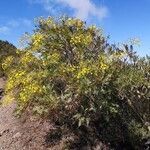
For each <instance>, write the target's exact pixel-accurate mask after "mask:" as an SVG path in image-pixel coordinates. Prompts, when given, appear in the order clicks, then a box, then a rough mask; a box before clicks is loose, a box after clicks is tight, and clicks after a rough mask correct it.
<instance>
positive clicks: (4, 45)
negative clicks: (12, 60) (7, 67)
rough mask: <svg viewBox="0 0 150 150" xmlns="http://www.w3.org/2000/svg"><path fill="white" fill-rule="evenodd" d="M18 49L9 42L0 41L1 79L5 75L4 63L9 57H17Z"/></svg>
mask: <svg viewBox="0 0 150 150" xmlns="http://www.w3.org/2000/svg"><path fill="white" fill-rule="evenodd" d="M15 53H16V47H15V46H14V45H12V44H11V43H9V42H8V41H2V40H0V77H1V76H3V75H4V70H3V68H2V63H3V61H4V60H5V59H6V57H8V56H15Z"/></svg>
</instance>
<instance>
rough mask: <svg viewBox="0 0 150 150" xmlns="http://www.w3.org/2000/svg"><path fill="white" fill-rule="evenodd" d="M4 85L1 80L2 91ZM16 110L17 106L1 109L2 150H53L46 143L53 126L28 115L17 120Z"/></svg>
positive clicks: (0, 139)
mask: <svg viewBox="0 0 150 150" xmlns="http://www.w3.org/2000/svg"><path fill="white" fill-rule="evenodd" d="M4 84H5V82H4V80H3V79H0V89H1V88H3V87H4ZM0 101H1V100H0ZM14 108H15V104H10V105H9V106H3V107H0V150H49V149H53V148H48V147H47V145H46V142H45V136H46V134H47V132H48V131H49V130H50V129H52V128H53V127H52V125H50V123H49V122H48V121H46V120H45V121H43V120H42V119H39V118H35V117H33V116H30V115H28V114H26V115H24V116H23V117H22V118H20V119H17V118H16V117H14V115H13V111H14ZM29 116H30V117H29Z"/></svg>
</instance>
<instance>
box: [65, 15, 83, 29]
mask: <svg viewBox="0 0 150 150" xmlns="http://www.w3.org/2000/svg"><path fill="white" fill-rule="evenodd" d="M66 24H67V25H68V26H76V27H77V29H79V28H82V27H83V25H84V22H83V21H81V20H80V19H72V18H68V20H67V21H66Z"/></svg>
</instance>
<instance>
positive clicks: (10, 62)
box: [2, 56, 14, 70]
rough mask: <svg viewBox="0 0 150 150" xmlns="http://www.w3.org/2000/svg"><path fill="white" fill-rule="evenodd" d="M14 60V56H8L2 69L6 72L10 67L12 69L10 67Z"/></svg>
mask: <svg viewBox="0 0 150 150" xmlns="http://www.w3.org/2000/svg"><path fill="white" fill-rule="evenodd" d="M13 60H14V57H13V56H8V57H7V58H6V59H5V61H4V62H3V63H2V68H3V69H4V70H6V69H7V68H8V67H10V65H11V64H12V62H13Z"/></svg>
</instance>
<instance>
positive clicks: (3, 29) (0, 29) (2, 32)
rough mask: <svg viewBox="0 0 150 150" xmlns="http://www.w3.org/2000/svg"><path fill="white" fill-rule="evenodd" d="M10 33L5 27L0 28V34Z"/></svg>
mask: <svg viewBox="0 0 150 150" xmlns="http://www.w3.org/2000/svg"><path fill="white" fill-rule="evenodd" d="M9 31H10V28H9V27H7V26H1V27H0V34H7V33H8V32H9Z"/></svg>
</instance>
